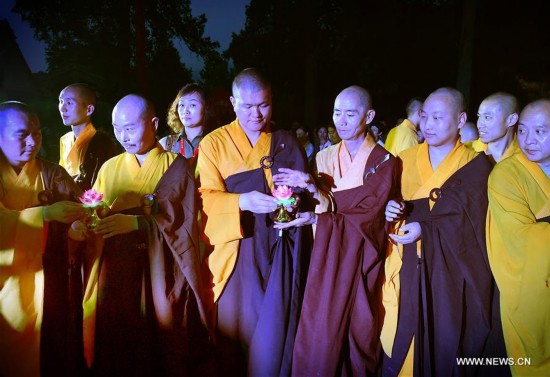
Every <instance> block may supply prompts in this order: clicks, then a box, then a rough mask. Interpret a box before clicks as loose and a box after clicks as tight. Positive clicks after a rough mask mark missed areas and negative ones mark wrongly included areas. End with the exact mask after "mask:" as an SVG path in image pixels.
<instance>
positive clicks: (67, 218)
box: [42, 201, 87, 224]
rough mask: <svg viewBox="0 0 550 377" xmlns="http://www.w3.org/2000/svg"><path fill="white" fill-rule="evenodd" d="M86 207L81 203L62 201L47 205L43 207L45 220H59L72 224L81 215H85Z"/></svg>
mask: <svg viewBox="0 0 550 377" xmlns="http://www.w3.org/2000/svg"><path fill="white" fill-rule="evenodd" d="M86 213H87V210H86V208H84V207H83V206H82V204H81V203H75V202H69V201H61V202H57V203H53V204H50V205H49V206H45V207H43V209H42V218H43V219H44V221H59V222H60V223H64V224H71V223H72V222H73V221H75V220H77V219H78V218H80V217H83V216H85V215H86Z"/></svg>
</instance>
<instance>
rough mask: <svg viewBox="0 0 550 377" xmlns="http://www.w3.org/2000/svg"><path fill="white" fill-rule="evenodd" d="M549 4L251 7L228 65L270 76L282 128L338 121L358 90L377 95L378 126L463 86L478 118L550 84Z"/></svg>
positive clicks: (470, 0) (445, 0)
mask: <svg viewBox="0 0 550 377" xmlns="http://www.w3.org/2000/svg"><path fill="white" fill-rule="evenodd" d="M542 4H543V3H542V2H537V1H536V0H477V1H476V0H368V1H365V0H317V1H313V0H278V1H270V0H251V2H250V5H249V6H248V8H247V20H246V25H245V28H244V29H243V30H242V31H241V32H240V33H239V34H237V35H234V38H233V41H232V43H231V45H230V47H229V49H228V50H227V51H226V56H227V57H228V58H231V59H232V60H233V62H234V65H235V70H240V69H242V68H245V67H247V66H256V67H258V68H261V69H263V70H264V71H266V72H267V74H268V75H270V76H271V78H272V81H273V84H274V91H275V107H274V111H275V113H274V114H275V119H276V120H277V121H279V122H280V123H283V124H290V122H292V121H294V120H299V121H303V122H304V124H305V125H306V126H307V127H310V128H311V127H315V126H318V125H319V124H320V123H328V122H330V117H331V109H332V105H333V101H334V97H335V96H336V94H337V93H338V92H339V91H340V90H341V89H342V88H344V87H345V86H348V85H352V84H358V85H363V86H365V87H366V88H367V89H369V90H370V91H371V93H372V94H373V98H374V107H375V109H376V112H377V116H376V117H377V119H378V120H386V122H387V123H388V126H389V127H391V126H393V125H394V123H393V122H395V120H396V119H397V118H398V117H403V116H404V115H405V114H404V108H405V104H406V103H407V101H408V100H409V99H410V98H412V97H415V96H426V95H427V94H428V93H430V92H431V91H432V90H434V89H435V88H437V87H441V86H457V87H459V89H461V90H463V91H465V92H466V93H465V94H466V95H467V97H468V92H471V93H470V95H469V98H470V114H471V115H472V118H474V116H473V114H475V111H477V105H478V104H479V101H481V100H482V99H483V98H484V97H485V96H487V95H488V94H490V93H492V92H495V91H498V90H507V91H510V92H513V93H516V94H517V95H518V96H520V97H522V96H523V95H524V94H526V92H525V90H524V89H523V87H524V86H526V85H524V84H522V82H523V81H525V82H526V81H533V82H536V81H537V80H540V81H544V80H546V82H550V81H548V77H550V68H549V67H550V65H549V64H548V62H549V61H550V59H549V57H548V56H549V54H548V52H547V51H548V49H547V48H545V47H544V46H545V45H548V43H550V26H549V25H550V23H548V22H546V21H545V19H544V17H545V14H546V13H545V12H544V11H543V5H542ZM514 51H521V54H517V53H514ZM528 72H530V73H528ZM535 72H537V73H535ZM521 80H523V81H521ZM531 86H532V85H531ZM547 86H550V85H547ZM524 92H525V93H524ZM525 97H529V98H531V97H532V95H525ZM472 113H473V114H472Z"/></svg>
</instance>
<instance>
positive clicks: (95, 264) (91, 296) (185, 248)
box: [84, 94, 207, 376]
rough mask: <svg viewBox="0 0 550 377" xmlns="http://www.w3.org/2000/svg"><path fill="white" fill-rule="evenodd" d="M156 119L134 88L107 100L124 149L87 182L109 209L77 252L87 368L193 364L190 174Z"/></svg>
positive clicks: (167, 370)
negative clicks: (160, 135) (112, 102)
mask: <svg viewBox="0 0 550 377" xmlns="http://www.w3.org/2000/svg"><path fill="white" fill-rule="evenodd" d="M157 125H158V118H157V117H156V116H155V111H154V108H153V106H152V104H151V103H150V102H149V101H148V100H146V99H145V98H143V97H141V96H138V95H135V94H130V95H127V96H125V97H123V98H122V99H121V100H120V101H119V102H118V103H117V104H116V106H115V107H114V109H113V128H114V133H115V136H116V138H117V140H118V141H119V142H120V144H121V145H122V146H123V147H124V149H125V151H126V152H125V153H122V154H120V155H118V156H116V157H114V158H112V159H110V160H108V161H107V162H106V163H105V164H104V165H103V167H102V168H101V169H100V171H99V174H98V178H97V181H96V183H95V184H94V189H95V190H96V191H97V192H98V193H100V194H103V195H104V197H103V200H104V201H105V202H106V203H107V204H108V205H109V206H110V212H109V214H108V216H107V217H104V218H103V219H101V220H100V221H99V222H98V224H97V226H96V227H95V229H94V234H95V241H96V248H95V249H93V250H91V251H90V250H89V249H87V250H86V255H85V257H84V271H85V277H84V278H85V281H86V282H87V285H86V290H85V296H84V351H85V356H86V361H87V364H88V366H90V367H91V373H92V375H98V376H104V375H132V376H151V375H185V374H194V373H196V371H195V370H194V369H193V368H194V366H195V365H194V362H195V361H196V355H195V354H194V352H195V351H196V350H197V348H200V344H199V343H197V339H195V337H194V333H195V332H197V331H198V329H200V328H201V326H202V323H204V322H205V318H206V317H205V310H206V309H205V302H204V300H203V299H202V288H201V279H200V278H199V260H198V234H197V233H198V232H197V226H196V221H195V219H196V214H197V208H196V204H195V200H194V199H195V181H194V175H193V172H192V171H191V170H190V168H189V166H188V164H187V162H186V160H185V158H184V157H183V156H179V155H177V154H175V153H171V152H167V151H165V150H164V148H162V146H161V145H160V144H159V143H158V142H157V140H156V131H157ZM201 318H202V322H201ZM197 335H200V334H197ZM203 335H207V334H206V333H204V334H203Z"/></svg>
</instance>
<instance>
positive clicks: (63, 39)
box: [14, 0, 225, 113]
mask: <svg viewBox="0 0 550 377" xmlns="http://www.w3.org/2000/svg"><path fill="white" fill-rule="evenodd" d="M14 11H16V12H17V13H19V14H20V15H21V16H22V18H23V19H24V20H25V21H28V22H29V24H30V25H31V27H32V28H33V29H34V31H35V36H36V38H37V39H39V40H42V41H44V42H45V43H46V44H47V48H46V53H47V62H48V71H49V73H50V77H53V78H55V80H54V81H55V85H56V86H57V88H56V90H57V91H59V89H60V88H61V87H63V85H67V84H68V83H69V82H70V81H74V80H78V81H86V82H89V83H91V84H93V85H95V86H96V87H97V88H99V89H100V92H101V94H102V95H103V98H104V99H107V100H109V101H111V102H113V101H116V100H117V99H118V98H120V96H122V95H124V94H126V93H129V92H134V91H138V92H142V93H144V94H145V95H147V96H149V97H150V98H152V99H153V100H154V102H155V103H157V104H158V105H160V109H159V110H160V112H161V113H162V112H163V111H164V110H165V108H166V106H167V104H168V103H169V102H170V100H171V99H172V98H173V96H174V95H175V94H176V92H177V90H178V89H179V87H181V86H182V85H183V84H185V83H187V82H189V81H191V79H192V77H191V71H190V70H189V68H188V67H186V66H185V65H183V64H182V63H181V62H180V57H179V53H178V51H177V50H176V49H175V47H174V43H173V41H174V40H175V39H180V40H182V41H183V42H184V43H185V44H186V45H187V47H188V48H189V50H190V51H192V52H194V53H196V54H197V55H198V56H200V57H202V58H203V59H205V60H207V61H208V62H212V61H217V64H218V66H223V64H224V62H225V61H224V60H223V59H222V58H221V57H220V54H219V53H218V52H217V51H216V49H217V48H218V47H219V44H218V43H217V42H214V41H212V40H211V39H210V38H208V37H205V36H204V26H205V23H206V17H205V15H204V14H203V15H200V16H198V17H194V16H193V15H192V14H191V6H190V1H189V0H137V1H130V0H119V1H111V0H96V1H92V2H89V1H84V2H75V1H72V0H51V1H44V2H37V1H33V0H17V1H16V5H15V7H14Z"/></svg>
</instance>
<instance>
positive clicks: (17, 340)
mask: <svg viewBox="0 0 550 377" xmlns="http://www.w3.org/2000/svg"><path fill="white" fill-rule="evenodd" d="M41 144H42V132H41V128H40V122H39V119H38V117H37V115H36V114H35V112H34V111H33V110H32V109H31V108H30V107H28V106H27V105H25V104H23V103H20V102H4V103H1V104H0V223H1V226H0V375H2V376H22V375H25V376H39V375H40V361H39V359H40V338H41V332H40V330H41V325H42V319H43V315H42V314H43V302H44V295H45V292H44V275H46V284H47V287H46V294H48V293H52V290H51V288H54V289H58V290H57V291H56V292H55V295H56V296H57V297H56V298H53V301H48V304H58V305H57V306H58V307H57V308H56V307H54V308H53V309H54V310H55V311H56V313H51V312H50V311H49V310H47V312H48V313H47V315H50V314H53V315H54V316H55V315H57V313H59V312H62V313H60V317H58V319H61V320H63V319H64V320H67V317H66V314H67V312H66V311H64V312H63V308H62V306H63V305H64V304H66V303H67V302H66V295H67V291H66V289H65V288H66V287H67V269H66V267H67V265H68V263H67V249H66V248H65V249H64V248H63V245H62V242H61V239H62V238H63V235H64V234H65V235H66V232H67V225H66V224H70V223H72V222H73V221H75V220H76V219H77V218H79V217H80V216H83V215H84V214H85V209H84V208H83V207H82V205H81V204H79V203H75V202H73V201H69V200H71V199H72V200H74V199H73V198H74V197H75V195H79V194H80V189H79V188H78V187H77V186H76V185H75V183H74V182H73V180H72V179H71V177H70V176H69V175H68V174H67V172H65V170H64V169H63V168H62V167H60V166H58V165H56V164H52V163H49V162H47V161H44V160H42V159H40V158H37V157H36V155H37V154H38V152H39V150H40V147H41ZM59 228H62V229H63V230H64V234H63V233H62V232H61V233H60V232H55V231H54V230H58V229H59ZM65 239H66V238H65ZM56 241H59V242H57V243H56ZM51 243H56V247H55V248H53V249H51V248H50V250H47V251H46V252H45V248H46V245H47V244H51ZM58 266H61V267H60V269H57V267H58ZM50 279H53V280H50ZM59 288H61V289H60V290H59ZM49 299H52V297H51V296H49V297H48V298H47V299H46V300H49ZM54 306H56V305H54ZM63 325H66V323H63ZM56 336H57V339H58V340H60V341H64V340H65V339H66V334H65V332H64V328H61V331H60V332H58V333H57V334H56ZM58 350H59V349H58ZM53 356H54V357H56V360H58V359H57V358H58V357H62V355H53ZM57 368H58V369H57V370H58V371H59V372H60V373H63V372H65V371H66V369H65V368H64V365H63V364H58V365H57Z"/></svg>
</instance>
